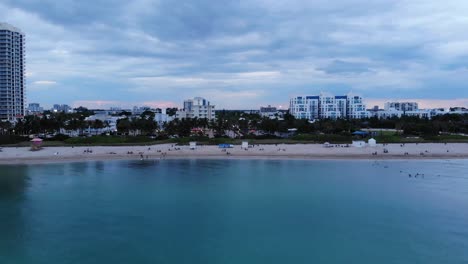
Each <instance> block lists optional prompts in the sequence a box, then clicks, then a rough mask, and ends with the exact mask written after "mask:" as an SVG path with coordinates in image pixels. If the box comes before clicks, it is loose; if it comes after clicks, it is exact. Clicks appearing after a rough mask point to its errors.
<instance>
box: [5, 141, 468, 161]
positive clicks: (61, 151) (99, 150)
mask: <svg viewBox="0 0 468 264" xmlns="http://www.w3.org/2000/svg"><path fill="white" fill-rule="evenodd" d="M170 158H189V159H192V158H202V159H215V158H222V159H226V158H229V159H236V158H237V159H241V158H247V159H252V158H255V159H377V160H378V159H464V158H468V143H447V144H445V143H423V144H422V143H419V144H416V143H411V144H385V145H382V144H378V145H377V146H375V147H370V146H366V147H362V148H359V147H353V146H349V147H346V145H343V144H336V145H335V144H332V145H330V146H328V147H324V145H322V144H277V145H275V144H273V145H254V146H251V147H249V148H248V149H243V148H241V146H239V145H235V146H234V147H233V148H228V149H220V148H219V147H218V146H212V145H210V146H197V147H196V148H195V149H190V147H189V146H175V145H171V144H164V145H148V146H92V147H91V146H90V147H44V148H43V149H41V150H38V151H31V150H30V148H27V147H5V148H2V150H1V152H0V164H37V163H53V162H73V161H87V160H113V159H120V160H132V159H143V160H160V159H170Z"/></svg>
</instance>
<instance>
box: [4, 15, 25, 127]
mask: <svg viewBox="0 0 468 264" xmlns="http://www.w3.org/2000/svg"><path fill="white" fill-rule="evenodd" d="M24 44H25V36H24V34H23V33H22V32H21V31H20V30H19V29H18V28H15V27H13V26H11V25H9V24H6V23H0V121H15V120H16V118H18V117H22V116H24V108H25V80H24V76H25V65H24V63H25V59H24V55H25V54H24V53H25V47H24Z"/></svg>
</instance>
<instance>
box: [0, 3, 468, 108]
mask: <svg viewBox="0 0 468 264" xmlns="http://www.w3.org/2000/svg"><path fill="white" fill-rule="evenodd" d="M0 10H2V18H1V22H6V23H9V24H11V25H13V26H16V27H18V28H20V29H21V30H22V31H23V32H24V33H25V34H26V51H27V53H26V68H27V88H26V89H27V102H28V103H31V102H39V103H41V104H42V105H45V106H52V104H54V103H65V104H70V105H72V106H79V105H83V106H87V107H93V108H95V107H104V108H107V107H110V106H121V107H129V106H133V105H148V106H151V107H168V106H179V107H180V106H181V105H182V101H183V100H184V99H186V98H192V97H194V96H202V97H205V98H207V99H208V100H210V101H211V102H212V103H213V104H215V105H216V107H217V109H223V108H226V109H253V108H258V107H260V106H261V105H268V104H271V105H275V106H279V105H282V106H283V107H284V108H287V102H288V99H289V97H291V96H294V95H298V94H318V93H320V92H321V91H324V92H331V93H334V94H346V93H348V92H353V93H356V94H360V95H362V96H363V97H364V98H365V99H366V102H367V104H368V107H372V106H373V105H375V104H378V105H380V106H383V102H385V101H388V100H398V99H403V100H411V101H417V102H419V103H420V106H421V108H428V107H449V106H464V107H468V34H466V29H467V28H468V18H467V16H466V14H468V2H466V1H461V0H460V1H454V0H453V1H450V0H449V1H436V0H434V1H429V0H424V1H423V0H411V1H402V0H394V1H388V0H375V1H367V0H343V1H326V0H317V1H306V0H303V1H299V0H290V1H273V0H256V1H248V2H246V1H242V2H236V1H222V0H220V1H207V0H201V1H194V0H192V1H189V0H181V1H166V0H159V1H151V0H135V1H123V0H113V1H109V0H93V1H90V0H82V1H72V0H63V1H55V0H42V1H34V0H4V1H2V2H1V3H0Z"/></svg>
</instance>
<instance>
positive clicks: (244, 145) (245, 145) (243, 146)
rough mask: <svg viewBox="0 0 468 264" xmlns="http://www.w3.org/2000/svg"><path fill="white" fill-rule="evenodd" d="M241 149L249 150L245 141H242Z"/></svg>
mask: <svg viewBox="0 0 468 264" xmlns="http://www.w3.org/2000/svg"><path fill="white" fill-rule="evenodd" d="M241 148H242V149H248V148H249V142H247V141H242V145H241Z"/></svg>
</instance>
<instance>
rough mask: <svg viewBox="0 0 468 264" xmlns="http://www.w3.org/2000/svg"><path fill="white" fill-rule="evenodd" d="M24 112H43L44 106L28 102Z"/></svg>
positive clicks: (30, 113) (31, 113)
mask: <svg viewBox="0 0 468 264" xmlns="http://www.w3.org/2000/svg"><path fill="white" fill-rule="evenodd" d="M26 112H27V114H28V115H37V114H41V113H42V112H44V108H42V107H41V105H40V104H38V103H30V104H29V105H28V108H26Z"/></svg>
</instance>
